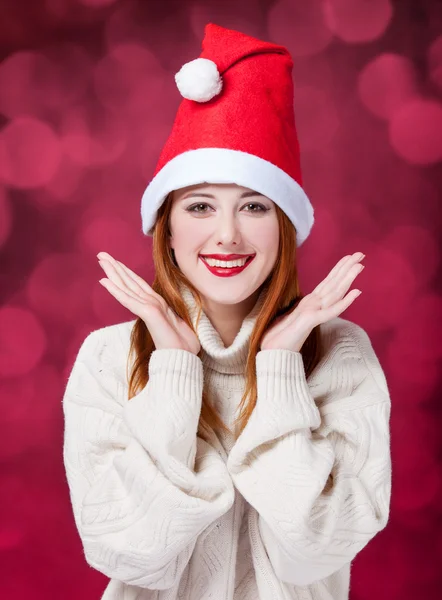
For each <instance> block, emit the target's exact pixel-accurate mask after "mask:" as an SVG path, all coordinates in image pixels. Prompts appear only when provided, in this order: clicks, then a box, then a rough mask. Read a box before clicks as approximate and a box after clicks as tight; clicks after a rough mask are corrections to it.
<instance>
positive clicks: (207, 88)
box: [175, 58, 223, 102]
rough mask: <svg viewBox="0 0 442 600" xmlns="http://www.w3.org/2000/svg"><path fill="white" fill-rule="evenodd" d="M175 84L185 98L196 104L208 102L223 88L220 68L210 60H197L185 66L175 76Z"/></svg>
mask: <svg viewBox="0 0 442 600" xmlns="http://www.w3.org/2000/svg"><path fill="white" fill-rule="evenodd" d="M175 82H176V84H177V87H178V89H179V91H180V94H181V95H182V96H183V97H184V98H187V99H188V100H195V101H196V102H208V101H209V100H211V99H212V98H214V97H215V96H217V95H218V94H219V93H220V91H221V89H222V87H223V80H222V79H221V76H220V74H219V71H218V67H217V66H216V64H215V63H214V62H213V60H209V59H208V58H196V59H195V60H191V61H190V62H188V63H186V64H184V65H183V66H182V67H181V69H180V70H179V71H178V73H177V74H176V75H175Z"/></svg>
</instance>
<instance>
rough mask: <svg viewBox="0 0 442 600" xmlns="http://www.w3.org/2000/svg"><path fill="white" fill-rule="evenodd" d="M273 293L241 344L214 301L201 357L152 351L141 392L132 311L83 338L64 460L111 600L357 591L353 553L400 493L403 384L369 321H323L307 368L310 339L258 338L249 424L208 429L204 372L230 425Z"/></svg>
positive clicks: (68, 405)
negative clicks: (282, 346) (396, 486)
mask: <svg viewBox="0 0 442 600" xmlns="http://www.w3.org/2000/svg"><path fill="white" fill-rule="evenodd" d="M181 291H182V294H183V298H184V300H185V301H186V304H187V306H188V308H189V311H190V314H191V317H192V320H193V322H194V323H195V318H196V307H195V304H194V302H193V297H192V295H191V293H190V291H189V290H188V289H187V288H182V289H181ZM262 302H263V295H262V294H261V296H260V297H259V298H258V300H257V303H256V304H255V306H254V308H253V310H252V311H251V312H250V313H249V315H248V316H247V317H246V318H245V319H244V321H243V323H242V327H241V330H240V331H239V333H238V335H237V336H236V338H235V340H234V342H233V343H232V345H231V346H229V347H228V348H225V347H224V344H223V342H222V340H221V338H220V336H219V335H218V333H217V331H216V330H215V329H214V327H213V326H212V324H211V322H210V320H209V319H208V317H207V316H206V315H205V314H204V313H203V314H202V318H201V320H200V323H199V326H198V337H199V339H200V342H201V347H202V353H201V358H200V357H197V356H195V355H194V354H192V353H190V352H187V351H185V350H176V349H170V350H168V349H163V350H155V351H154V352H153V353H152V355H151V359H150V362H149V381H148V384H147V385H146V387H145V388H144V389H143V390H142V391H141V392H139V393H138V394H137V396H135V397H134V398H132V399H131V400H128V399H127V395H128V383H127V375H126V361H127V357H128V352H129V342H130V332H131V329H132V327H133V325H134V323H135V321H128V322H125V323H120V324H117V325H111V326H109V327H104V328H102V329H99V330H96V331H93V332H92V333H91V334H90V335H89V336H88V337H87V338H86V339H85V341H84V342H83V344H82V346H81V348H80V350H79V353H78V356H77V358H76V360H75V363H74V366H73V369H72V371H71V374H70V376H69V380H68V383H67V386H66V390H65V394H64V397H63V409H64V415H65V432H64V464H65V468H66V476H67V481H68V485H69V490H70V497H71V502H72V507H73V514H74V518H75V523H76V527H77V529H78V532H79V535H80V538H81V541H82V544H83V548H84V554H85V559H86V561H87V562H88V564H89V565H90V566H91V567H93V568H94V569H97V570H98V571H100V572H101V573H103V574H104V575H106V576H107V577H109V578H110V582H109V584H108V585H107V587H106V589H105V590H104V593H103V595H102V599H104V600H123V599H124V600H209V599H210V600H258V599H259V600H292V599H293V600H295V599H296V600H347V599H348V597H349V586H350V566H351V561H352V560H353V559H354V557H355V556H356V554H357V553H358V552H360V551H361V550H362V549H363V548H364V547H365V546H366V545H367V544H368V542H369V541H370V540H371V539H372V538H373V537H374V536H375V535H376V533H378V532H379V531H381V530H382V529H383V528H384V527H385V526H386V524H387V521H388V516H389V506H390V494H391V458H390V432H389V419H390V397H389V391H388V387H387V383H386V379H385V376H384V372H383V370H382V368H381V365H380V363H379V361H378V359H377V357H376V355H375V353H374V351H373V348H372V345H371V342H370V340H369V338H368V336H367V334H366V332H365V331H364V330H363V329H362V328H361V327H360V326H358V325H356V324H355V323H352V322H351V321H348V320H346V319H343V318H335V319H333V320H331V321H329V322H328V323H326V324H324V325H321V330H322V336H323V342H324V348H325V351H324V354H323V356H322V358H321V361H320V363H319V364H318V365H317V367H316V368H315V370H314V371H313V373H312V374H311V376H310V377H309V379H308V382H307V380H306V376H305V371H304V366H303V360H302V356H301V354H300V353H299V352H291V351H289V350H264V351H261V352H259V353H258V355H257V357H256V377H257V385H258V399H257V404H256V407H255V409H254V411H253V413H252V415H251V418H250V420H249V422H248V424H247V426H246V428H245V429H244V431H243V432H242V434H241V435H240V436H239V438H238V439H237V440H236V441H235V438H234V436H233V435H232V434H228V435H223V436H220V437H219V438H218V437H217V436H215V434H213V435H212V436H211V438H210V440H209V441H210V443H208V442H207V441H205V440H203V439H201V438H199V437H198V436H197V428H198V420H199V415H200V411H201V397H202V388H203V381H204V382H206V384H207V385H208V391H209V394H210V399H211V401H212V403H213V404H214V405H215V407H216V409H217V410H218V412H219V414H220V415H221V416H222V418H223V419H224V421H225V423H226V424H227V425H228V426H230V427H231V428H232V429H233V421H234V419H235V416H237V414H236V413H235V411H236V409H237V407H238V404H239V402H240V399H241V396H242V392H243V390H244V383H245V382H244V369H245V362H246V358H247V352H248V347H249V341H250V334H251V332H252V330H253V326H254V324H255V321H256V317H257V314H258V311H259V309H260V308H261V306H262Z"/></svg>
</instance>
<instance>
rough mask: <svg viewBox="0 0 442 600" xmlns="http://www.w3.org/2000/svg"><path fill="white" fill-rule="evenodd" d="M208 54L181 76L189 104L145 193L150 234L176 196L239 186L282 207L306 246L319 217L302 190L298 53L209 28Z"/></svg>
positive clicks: (144, 208) (180, 113)
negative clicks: (197, 188)
mask: <svg viewBox="0 0 442 600" xmlns="http://www.w3.org/2000/svg"><path fill="white" fill-rule="evenodd" d="M202 48H203V50H202V53H201V55H200V57H199V58H196V59H195V60H192V61H190V62H188V63H186V64H184V65H183V66H182V67H181V69H180V71H179V72H178V73H177V74H176V75H175V81H176V84H177V87H178V89H179V91H180V93H181V95H182V96H183V97H184V99H183V100H182V101H181V104H180V106H179V108H178V111H177V114H176V118H175V122H174V124H173V127H172V131H171V133H170V136H169V138H168V140H167V142H166V144H165V146H164V148H163V150H162V152H161V155H160V158H159V161H158V164H157V166H156V169H155V172H154V174H153V178H152V180H151V182H150V183H149V185H148V186H147V188H146V190H145V192H144V194H143V198H142V201H141V218H142V231H143V233H144V234H145V235H148V236H152V235H153V227H154V225H155V221H156V217H157V211H158V209H159V208H160V206H161V205H162V204H163V202H164V200H165V199H166V197H167V194H169V193H170V192H171V191H172V190H176V189H178V188H182V187H187V186H189V185H195V184H198V183H204V182H206V183H236V184H237V185H240V186H243V187H249V188H251V189H253V190H255V191H257V192H259V193H261V194H263V195H264V196H267V197H268V198H270V199H271V200H272V201H273V202H274V203H275V204H277V205H278V206H279V207H280V208H281V209H282V210H283V211H284V212H285V213H286V215H287V216H288V217H289V219H290V220H291V222H292V223H293V225H294V226H295V228H296V230H297V245H298V246H300V245H301V244H302V243H303V242H304V241H305V239H306V238H307V237H308V235H309V233H310V230H311V228H312V226H313V222H314V218H313V207H312V205H311V203H310V201H309V199H308V197H307V195H306V193H305V192H304V190H303V188H302V176H301V165H300V156H299V143H298V137H297V134H296V127H295V115H294V109H293V81H292V69H293V60H292V58H291V56H290V53H289V52H288V50H287V49H286V48H284V47H283V46H278V45H276V44H272V43H270V42H264V41H261V40H258V39H256V38H254V37H250V36H247V35H244V34H243V33H240V32H239V31H234V30H231V29H225V28H224V27H220V26H218V25H215V24H213V23H209V24H207V25H206V27H205V32H204V40H203V43H202Z"/></svg>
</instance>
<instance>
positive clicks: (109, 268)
mask: <svg viewBox="0 0 442 600" xmlns="http://www.w3.org/2000/svg"><path fill="white" fill-rule="evenodd" d="M100 266H101V268H102V269H103V271H104V272H105V273H106V275H107V276H108V279H109V281H111V282H112V283H113V284H114V285H116V286H117V287H118V288H119V289H120V290H121V291H125V292H126V293H127V294H128V295H129V296H132V298H134V299H135V300H140V296H139V295H138V294H135V293H134V292H132V291H131V290H130V289H129V288H128V287H127V286H126V284H125V283H124V281H123V280H122V279H121V277H120V276H119V274H118V273H117V272H116V270H115V267H114V266H113V265H112V264H111V263H110V262H109V261H108V260H100Z"/></svg>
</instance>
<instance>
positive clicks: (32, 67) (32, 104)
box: [0, 43, 91, 120]
mask: <svg viewBox="0 0 442 600" xmlns="http://www.w3.org/2000/svg"><path fill="white" fill-rule="evenodd" d="M90 63H91V61H90V59H88V57H87V55H86V53H85V51H84V50H83V49H82V48H81V47H80V46H76V45H74V44H69V43H58V44H56V45H53V46H50V47H47V48H46V49H45V52H44V53H42V52H29V51H26V52H15V53H13V54H11V55H10V56H8V57H7V58H6V59H5V60H4V61H3V62H2V63H0V112H2V113H3V114H4V115H6V116H8V117H10V118H14V117H18V116H35V117H38V118H42V119H43V120H45V119H46V118H47V117H48V114H49V113H48V111H49V110H54V109H57V110H60V109H62V110H64V109H65V108H66V107H67V106H69V105H71V104H73V103H74V102H76V101H78V100H79V99H80V98H81V97H82V96H83V94H84V92H85V89H86V84H87V80H88V77H89V74H90Z"/></svg>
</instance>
